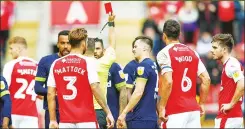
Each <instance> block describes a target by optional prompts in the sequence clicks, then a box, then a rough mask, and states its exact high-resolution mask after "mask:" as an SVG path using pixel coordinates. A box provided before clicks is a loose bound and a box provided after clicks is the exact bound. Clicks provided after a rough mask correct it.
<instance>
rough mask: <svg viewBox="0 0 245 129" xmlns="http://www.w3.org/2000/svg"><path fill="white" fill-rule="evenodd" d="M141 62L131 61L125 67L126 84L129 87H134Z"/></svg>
mask: <svg viewBox="0 0 245 129" xmlns="http://www.w3.org/2000/svg"><path fill="white" fill-rule="evenodd" d="M138 65H139V63H138V62H137V61H136V60H132V61H130V62H129V63H128V64H127V65H126V66H125V67H124V69H123V72H124V74H125V79H126V84H127V87H129V88H133V87H134V85H135V79H136V70H137V67H138Z"/></svg>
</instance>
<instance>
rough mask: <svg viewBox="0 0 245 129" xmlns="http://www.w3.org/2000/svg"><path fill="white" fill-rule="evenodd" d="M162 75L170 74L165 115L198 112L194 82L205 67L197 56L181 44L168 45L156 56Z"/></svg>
mask: <svg viewBox="0 0 245 129" xmlns="http://www.w3.org/2000/svg"><path fill="white" fill-rule="evenodd" d="M157 61H158V64H159V66H160V67H161V69H162V73H161V74H162V75H163V74H164V73H166V72H172V77H173V85H172V91H171V94H170V96H169V99H168V102H167V105H166V115H171V114H177V113H182V112H190V111H198V110H200V108H199V105H198V104H197V101H196V80H197V76H199V75H200V74H201V73H202V72H204V71H206V68H205V66H204V65H203V63H202V61H201V60H200V58H199V56H198V54H197V53H196V52H195V51H193V50H192V49H190V48H189V47H188V46H186V45H184V44H181V43H174V44H169V45H168V46H166V47H165V48H164V49H162V50H161V51H160V52H159V53H158V55H157Z"/></svg>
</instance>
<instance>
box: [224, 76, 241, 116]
mask: <svg viewBox="0 0 245 129" xmlns="http://www.w3.org/2000/svg"><path fill="white" fill-rule="evenodd" d="M243 95H244V78H242V79H240V80H239V81H237V86H236V91H235V93H234V96H233V97H232V99H231V102H230V103H228V104H222V107H221V109H220V111H221V112H223V113H225V112H226V111H227V110H230V109H232V108H233V106H234V105H235V104H236V103H237V102H238V101H239V99H240V98H241V97H242V96H243Z"/></svg>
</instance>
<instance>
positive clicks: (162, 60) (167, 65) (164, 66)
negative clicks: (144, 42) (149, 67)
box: [157, 49, 173, 75]
mask: <svg viewBox="0 0 245 129" xmlns="http://www.w3.org/2000/svg"><path fill="white" fill-rule="evenodd" d="M157 63H158V65H159V66H160V68H161V74H162V75H163V74H164V73H166V72H171V71H173V69H172V67H171V59H170V56H169V53H168V51H167V49H162V50H161V51H160V52H159V53H158V54H157Z"/></svg>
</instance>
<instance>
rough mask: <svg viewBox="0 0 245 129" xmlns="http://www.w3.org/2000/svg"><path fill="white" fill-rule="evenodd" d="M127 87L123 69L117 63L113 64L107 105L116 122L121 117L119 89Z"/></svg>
mask: <svg viewBox="0 0 245 129" xmlns="http://www.w3.org/2000/svg"><path fill="white" fill-rule="evenodd" d="M125 85H126V83H125V77H124V73H123V70H122V68H121V67H120V66H119V65H118V64H117V63H113V64H112V65H111V68H110V70H109V76H108V85H107V103H108V106H109V108H110V110H111V112H112V115H113V117H114V119H115V121H116V120H117V118H118V116H119V96H120V93H119V89H120V88H121V87H123V86H125Z"/></svg>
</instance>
